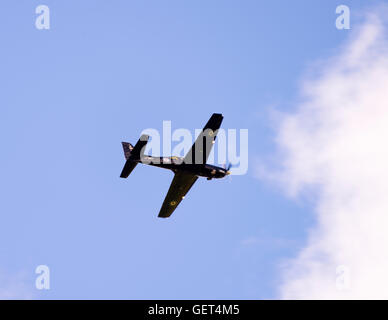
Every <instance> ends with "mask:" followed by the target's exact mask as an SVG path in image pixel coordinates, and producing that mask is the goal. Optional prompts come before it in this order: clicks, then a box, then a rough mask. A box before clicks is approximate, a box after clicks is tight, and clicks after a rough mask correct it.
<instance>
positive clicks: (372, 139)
mask: <svg viewBox="0 0 388 320" xmlns="http://www.w3.org/2000/svg"><path fill="white" fill-rule="evenodd" d="M379 11H380V13H378V14H374V15H369V17H368V19H367V22H365V23H364V24H363V25H362V26H361V25H359V26H357V27H356V26H352V28H353V31H352V32H354V35H353V36H352V38H351V39H350V41H349V42H348V43H347V44H346V45H345V46H344V47H343V48H342V50H340V51H339V54H338V56H336V57H333V58H332V59H329V60H328V61H326V62H325V63H323V64H321V65H320V66H319V70H318V71H319V74H317V75H315V76H313V77H312V78H311V77H310V79H309V80H308V81H306V82H305V84H304V86H303V90H302V98H303V102H301V103H300V104H299V106H298V107H297V108H296V111H295V112H293V113H291V114H286V115H283V116H282V117H281V120H280V122H279V126H278V128H277V130H278V136H277V144H278V147H279V151H280V154H279V155H280V156H281V159H282V160H281V167H282V170H281V172H280V174H279V175H278V178H279V179H281V181H282V184H283V185H284V186H286V189H287V191H288V192H289V193H290V194H293V195H300V194H303V193H305V192H310V191H311V190H314V193H315V194H316V205H315V211H316V218H317V219H316V226H315V227H313V229H312V230H310V235H309V238H308V240H307V244H306V246H305V248H304V249H302V250H301V252H300V253H299V254H298V255H297V257H295V259H293V260H291V261H288V262H287V263H286V265H285V266H284V270H283V272H284V274H283V275H284V277H283V282H282V285H281V287H280V295H281V297H282V298H296V299H299V298H307V299H327V298H330V299H342V298H346V299H347V298H349V299H354V298H366V299H370V298H377V299H381V298H384V299H388V40H387V28H386V26H385V25H384V21H383V19H386V18H385V17H387V16H388V15H387V14H386V13H387V12H386V11H385V9H384V10H381V8H380V10H379ZM339 32H340V31H339ZM339 266H346V268H347V270H348V271H349V272H348V273H346V274H345V275H346V276H348V280H349V282H348V284H349V287H348V288H345V289H344V288H343V286H341V283H343V282H342V278H341V276H340V275H338V274H336V271H337V268H338V267H339ZM336 284H337V285H336ZM345 284H346V283H345ZM340 289H342V290H340Z"/></svg>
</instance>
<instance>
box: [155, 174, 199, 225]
mask: <svg viewBox="0 0 388 320" xmlns="http://www.w3.org/2000/svg"><path fill="white" fill-rule="evenodd" d="M197 179H198V177H197V176H195V175H193V174H191V173H189V172H185V171H178V172H177V173H175V176H174V179H173V180H172V182H171V185H170V189H168V193H167V196H166V198H165V199H164V202H163V205H162V208H161V209H160V212H159V215H158V217H159V218H168V217H169V216H171V214H172V213H173V212H174V210H175V209H176V207H177V206H178V205H179V203H180V202H181V201H182V199H183V198H184V196H185V195H186V194H187V192H189V190H190V188H191V187H192V185H193V184H194V182H195V181H197Z"/></svg>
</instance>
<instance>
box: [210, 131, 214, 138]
mask: <svg viewBox="0 0 388 320" xmlns="http://www.w3.org/2000/svg"><path fill="white" fill-rule="evenodd" d="M213 135H214V131H213V130H212V129H210V130H209V136H211V137H212V136H213Z"/></svg>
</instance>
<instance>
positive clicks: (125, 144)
mask: <svg viewBox="0 0 388 320" xmlns="http://www.w3.org/2000/svg"><path fill="white" fill-rule="evenodd" d="M121 144H122V145H123V150H124V156H125V159H126V160H128V158H129V157H130V156H131V152H132V150H133V145H131V144H130V143H129V142H121Z"/></svg>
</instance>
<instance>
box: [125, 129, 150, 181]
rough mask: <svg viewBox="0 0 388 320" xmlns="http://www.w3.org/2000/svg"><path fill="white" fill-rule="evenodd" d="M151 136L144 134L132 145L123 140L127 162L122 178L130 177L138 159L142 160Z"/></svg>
mask: <svg viewBox="0 0 388 320" xmlns="http://www.w3.org/2000/svg"><path fill="white" fill-rule="evenodd" d="M148 139H149V136H147V135H145V134H143V135H142V136H141V137H140V139H139V141H138V142H137V143H136V145H135V146H132V145H131V144H130V143H129V142H122V143H121V144H122V145H123V149H124V155H125V159H127V161H126V162H125V165H124V168H123V171H121V174H120V177H121V178H128V176H129V175H130V174H131V172H132V171H133V169H135V167H136V166H137V164H138V161H139V160H141V158H142V156H143V155H144V150H145V146H146V144H147V143H148Z"/></svg>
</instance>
